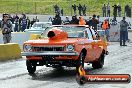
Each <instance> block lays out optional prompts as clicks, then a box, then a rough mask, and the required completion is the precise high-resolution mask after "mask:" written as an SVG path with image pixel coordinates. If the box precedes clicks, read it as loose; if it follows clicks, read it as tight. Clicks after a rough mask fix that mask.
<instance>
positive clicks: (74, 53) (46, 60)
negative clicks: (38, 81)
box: [21, 25, 108, 74]
mask: <svg viewBox="0 0 132 88" xmlns="http://www.w3.org/2000/svg"><path fill="white" fill-rule="evenodd" d="M86 32H87V36H86ZM94 35H95V33H94V31H91V29H90V28H89V27H87V26H73V25H58V26H52V27H48V28H47V29H46V30H45V31H44V32H43V33H42V38H41V39H37V40H29V41H26V42H25V43H24V44H23V52H22V53H21V54H22V56H26V58H27V60H26V65H27V70H28V72H29V73H31V74H32V73H34V72H35V71H36V66H43V65H46V66H47V67H54V68H56V67H62V66H67V67H77V68H78V67H79V66H80V65H82V66H84V63H92V67H93V68H102V67H103V64H104V58H105V55H107V54H108V51H107V42H105V41H103V40H101V39H97V38H96V39H95V38H94V39H93V36H94Z"/></svg>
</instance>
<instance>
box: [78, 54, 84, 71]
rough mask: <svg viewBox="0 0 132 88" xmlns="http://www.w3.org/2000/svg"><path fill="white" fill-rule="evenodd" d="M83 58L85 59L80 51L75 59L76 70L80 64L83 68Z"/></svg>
mask: <svg viewBox="0 0 132 88" xmlns="http://www.w3.org/2000/svg"><path fill="white" fill-rule="evenodd" d="M84 59H85V56H84V54H83V52H81V53H80V55H79V58H78V60H77V66H76V69H77V70H78V68H79V67H80V66H82V67H83V68H84Z"/></svg>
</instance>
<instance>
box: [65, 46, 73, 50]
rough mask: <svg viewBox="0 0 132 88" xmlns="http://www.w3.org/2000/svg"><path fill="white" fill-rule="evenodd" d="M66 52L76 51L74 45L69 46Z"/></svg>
mask: <svg viewBox="0 0 132 88" xmlns="http://www.w3.org/2000/svg"><path fill="white" fill-rule="evenodd" d="M66 50H67V51H73V50H74V46H73V45H67V47H66Z"/></svg>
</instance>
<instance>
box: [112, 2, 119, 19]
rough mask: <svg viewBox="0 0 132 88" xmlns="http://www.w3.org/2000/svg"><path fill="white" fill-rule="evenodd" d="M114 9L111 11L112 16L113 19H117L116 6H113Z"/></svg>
mask: <svg viewBox="0 0 132 88" xmlns="http://www.w3.org/2000/svg"><path fill="white" fill-rule="evenodd" d="M112 7H113V8H114V9H113V15H114V18H116V17H117V8H118V6H117V5H116V4H115V5H114V6H112Z"/></svg>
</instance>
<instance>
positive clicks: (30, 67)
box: [26, 60, 36, 74]
mask: <svg viewBox="0 0 132 88" xmlns="http://www.w3.org/2000/svg"><path fill="white" fill-rule="evenodd" d="M26 65H27V70H28V72H29V74H34V72H35V71H36V66H35V65H33V63H31V62H30V60H26Z"/></svg>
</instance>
